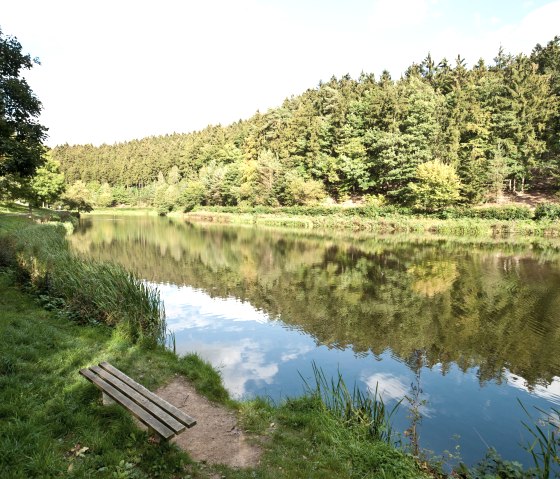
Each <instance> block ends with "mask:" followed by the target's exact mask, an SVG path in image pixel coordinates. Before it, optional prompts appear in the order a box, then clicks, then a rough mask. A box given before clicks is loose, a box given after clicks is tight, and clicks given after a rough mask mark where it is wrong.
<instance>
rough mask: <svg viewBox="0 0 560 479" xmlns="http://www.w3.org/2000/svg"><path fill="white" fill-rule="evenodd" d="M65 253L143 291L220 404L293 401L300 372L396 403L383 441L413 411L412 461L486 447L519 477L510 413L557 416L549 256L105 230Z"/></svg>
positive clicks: (478, 453)
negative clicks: (216, 378)
mask: <svg viewBox="0 0 560 479" xmlns="http://www.w3.org/2000/svg"><path fill="white" fill-rule="evenodd" d="M71 242H72V245H73V248H75V250H77V251H79V252H80V253H83V254H86V255H89V256H92V257H95V258H100V259H103V260H112V261H116V262H118V263H121V264H122V265H124V266H125V267H127V268H128V269H130V270H132V271H134V272H136V273H137V274H138V275H139V276H140V277H142V278H143V279H145V280H147V281H149V282H151V283H153V284H155V285H157V286H158V288H159V290H160V292H161V296H162V298H163V300H164V303H165V309H166V313H167V319H168V327H169V329H170V330H171V331H173V332H174V333H175V336H176V346H177V350H178V352H179V353H188V352H197V353H198V354H200V355H201V356H202V357H203V358H205V359H206V360H208V361H209V362H211V363H212V364H213V365H214V366H216V367H217V368H218V369H219V370H220V371H221V373H222V377H223V379H224V383H225V385H226V387H227V388H228V390H229V391H230V392H231V394H232V396H234V397H237V398H250V397H254V396H255V395H259V396H267V397H270V398H272V399H273V400H274V401H281V400H282V399H283V398H286V397H290V396H297V395H300V394H302V392H303V391H304V379H305V380H308V381H310V383H311V382H312V365H313V363H315V364H317V366H318V367H320V368H321V369H322V370H323V372H324V373H325V374H326V375H327V376H337V374H338V371H340V373H341V374H342V375H343V377H344V379H345V380H346V382H347V384H349V385H350V386H352V385H353V384H355V383H357V384H358V385H359V386H360V387H363V388H367V387H369V388H370V389H372V390H374V389H375V387H376V385H378V388H379V391H381V392H382V394H383V397H384V399H385V401H386V402H387V403H389V404H394V401H397V400H400V399H402V398H403V397H407V398H408V399H405V400H404V401H403V403H402V405H401V407H400V408H399V410H398V414H397V417H396V418H395V421H394V425H395V427H396V429H398V430H399V431H401V432H403V431H405V430H406V429H407V428H408V427H409V426H410V421H411V413H410V407H411V404H410V403H411V402H412V403H414V404H415V405H416V409H417V410H419V412H420V413H421V421H420V424H419V427H418V430H419V442H420V446H421V447H422V448H424V449H427V450H431V451H433V452H434V453H435V454H437V455H440V454H443V452H444V451H445V450H449V451H454V450H455V446H456V445H459V446H460V454H461V457H462V459H463V460H464V461H465V462H467V463H469V464H472V463H475V462H477V461H478V460H479V459H481V458H482V456H483V455H484V452H485V450H486V448H487V447H488V446H493V447H495V448H496V449H498V451H499V452H500V453H501V454H502V456H503V457H505V458H507V459H511V460H519V461H521V462H523V463H524V464H526V465H531V461H530V459H529V456H528V455H527V453H525V452H524V451H523V449H522V448H521V447H520V444H522V443H524V442H525V441H526V434H525V432H524V428H523V425H522V424H521V421H527V416H526V415H525V413H524V412H523V409H522V408H521V406H520V405H519V403H518V400H520V401H521V402H522V403H523V405H524V406H525V407H526V408H527V409H528V410H530V411H531V413H532V414H533V415H534V416H535V417H538V416H539V413H538V411H536V410H535V409H534V407H538V408H541V409H543V410H546V411H548V410H550V409H551V408H556V409H557V410H558V409H560V253H559V252H558V251H557V250H554V249H546V248H541V247H537V246H536V245H531V244H526V245H515V244H507V243H504V242H502V243H497V244H485V243H483V242H481V243H479V244H476V243H470V244H469V243H467V242H465V243H462V244H461V243H458V242H449V241H443V240H439V241H435V240H418V239H416V240H410V239H406V238H399V237H393V238H387V237H385V238H376V237H373V236H367V235H358V234H356V235H352V234H351V233H349V234H346V235H342V236H336V237H333V236H332V235H329V234H319V233H317V232H307V231H293V230H281V229H263V228H255V227H241V226H227V225H203V224H192V223H187V222H182V221H177V220H170V219H166V218H155V217H114V218H112V217H105V216H98V217H95V216H93V217H88V218H86V219H84V220H82V222H81V225H80V227H79V228H78V229H77V231H76V232H75V234H74V235H73V236H72V238H71ZM415 391H416V393H415ZM403 440H404V441H405V442H407V441H408V439H407V438H406V437H404V436H403Z"/></svg>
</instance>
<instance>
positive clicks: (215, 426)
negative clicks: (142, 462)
mask: <svg viewBox="0 0 560 479" xmlns="http://www.w3.org/2000/svg"><path fill="white" fill-rule="evenodd" d="M156 394H157V395H158V396H161V397H162V398H163V399H165V400H166V401H168V402H170V403H171V404H173V405H174V406H176V407H178V408H179V409H181V410H183V411H185V413H187V414H188V415H189V416H192V417H194V418H195V419H196V421H197V424H196V426H194V427H193V428H191V429H187V430H186V431H184V432H182V433H181V434H179V435H178V436H177V437H175V438H174V439H173V442H175V443H176V444H177V445H178V446H179V447H180V448H181V449H183V450H185V451H187V452H188V453H189V455H190V456H191V457H192V458H193V459H194V460H196V461H199V462H206V463H208V464H225V465H227V466H230V467H243V468H245V467H255V466H256V465H257V464H258V463H259V459H260V456H261V452H262V451H261V449H260V448H259V447H258V446H256V445H254V444H251V443H250V442H249V441H248V440H247V438H246V437H245V435H244V434H243V431H242V430H241V429H240V428H239V426H238V424H237V418H236V415H235V412H233V411H231V410H230V409H227V408H225V407H223V406H220V405H216V404H213V403H211V402H210V401H209V400H208V399H206V398H205V397H204V396H201V395H200V394H198V393H197V392H196V390H195V389H194V387H193V386H191V385H190V384H189V383H188V382H187V381H186V380H185V379H184V378H182V377H176V378H175V379H173V381H171V382H170V383H169V384H167V385H166V386H164V387H162V388H160V389H158V390H157V391H156Z"/></svg>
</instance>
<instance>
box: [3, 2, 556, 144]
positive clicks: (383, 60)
mask: <svg viewBox="0 0 560 479" xmlns="http://www.w3.org/2000/svg"><path fill="white" fill-rule="evenodd" d="M559 25H560V0H553V1H551V0H206V1H191V0H157V1H156V0H151V1H146V0H95V1H92V0H79V1H77V0H49V1H45V0H18V1H13V0H0V28H1V29H2V31H3V34H4V35H12V36H15V37H17V38H18V40H19V41H20V43H21V44H22V46H23V50H24V52H25V53H29V54H30V55H31V56H32V57H38V58H39V59H40V61H41V65H37V66H35V67H34V68H33V69H32V70H30V71H26V72H25V73H24V76H25V78H26V79H27V80H28V82H29V84H30V86H31V88H32V89H33V91H34V92H35V94H36V95H37V97H38V98H39V99H40V100H41V102H42V103H43V112H42V114H41V118H40V121H41V123H42V124H43V125H45V126H46V127H48V128H49V138H48V140H47V144H48V145H49V146H55V145H58V144H63V143H68V144H84V143H91V144H94V145H99V144H101V143H108V144H112V143H115V142H121V141H127V140H132V139H135V138H143V137H146V136H152V135H163V134H169V133H173V132H177V133H186V132H189V131H194V130H200V129H202V128H204V127H206V126H207V125H209V124H222V125H227V124H229V123H232V122H234V121H237V120H239V119H246V118H249V117H251V116H252V115H253V114H254V113H255V112H256V111H257V110H259V111H261V112H265V111H267V110H268V109H269V108H274V107H276V106H278V105H280V104H281V103H282V101H283V100H284V99H285V98H287V97H290V96H291V95H298V94H300V93H302V92H303V91H305V90H306V89H308V88H314V87H316V86H317V85H318V83H319V82H320V81H327V80H328V79H330V78H331V77H332V76H333V75H335V76H337V77H340V76H342V75H344V74H346V73H349V74H350V75H351V76H352V77H354V78H357V77H358V76H359V74H360V73H361V72H362V71H363V72H366V73H375V74H376V75H379V74H380V73H381V72H382V71H383V70H384V69H387V70H389V71H390V72H391V74H392V76H393V78H399V77H400V75H401V74H402V72H403V71H404V70H405V69H406V67H408V66H409V65H410V64H411V63H412V62H420V61H422V59H423V58H425V57H426V55H427V54H428V53H431V55H432V57H433V58H434V59H435V60H440V59H441V58H443V57H446V58H448V59H449V60H452V59H454V58H456V57H457V55H458V54H460V55H461V56H462V57H464V58H465V59H466V60H467V64H468V65H469V66H471V65H472V64H474V63H475V62H476V61H477V60H478V59H479V58H484V59H485V60H486V61H487V62H491V61H492V59H493V58H494V57H495V56H496V53H497V52H498V49H499V48H500V46H502V47H503V48H504V49H505V50H506V51H507V52H510V53H514V54H517V53H521V52H524V53H530V52H531V50H532V49H533V47H534V46H535V45H536V44H537V43H541V44H543V45H544V44H546V43H547V42H548V41H550V40H551V39H552V38H553V37H554V35H560V26H559Z"/></svg>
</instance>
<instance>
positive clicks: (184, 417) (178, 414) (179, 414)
mask: <svg viewBox="0 0 560 479" xmlns="http://www.w3.org/2000/svg"><path fill="white" fill-rule="evenodd" d="M99 366H101V367H102V368H103V369H105V370H106V371H108V372H110V373H111V374H112V375H113V376H116V377H117V378H118V379H120V380H121V381H122V382H124V383H126V384H127V385H129V386H130V387H131V388H132V389H135V390H136V391H138V392H139V393H141V394H142V395H143V396H145V397H147V398H148V399H150V401H153V402H154V403H156V404H157V405H158V406H159V407H160V408H162V409H163V410H165V411H166V412H168V413H169V414H171V416H173V417H174V418H175V419H177V420H178V421H179V422H182V423H183V424H185V425H186V426H187V427H189V428H191V427H193V426H194V425H195V424H196V420H195V419H193V418H192V417H190V416H189V415H188V414H185V413H184V412H183V411H181V410H180V409H177V408H176V407H175V406H173V404H169V403H168V402H167V401H165V400H163V399H161V398H160V397H159V396H157V395H155V394H154V393H153V392H151V391H150V390H149V389H146V388H145V387H144V386H142V385H141V384H138V383H137V382H136V381H134V380H133V379H131V378H129V377H128V376H127V375H126V374H124V373H122V372H121V371H119V370H118V369H117V368H116V367H114V366H112V365H111V364H109V363H108V362H102V363H99Z"/></svg>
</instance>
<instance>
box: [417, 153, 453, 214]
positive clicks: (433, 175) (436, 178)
mask: <svg viewBox="0 0 560 479" xmlns="http://www.w3.org/2000/svg"><path fill="white" fill-rule="evenodd" d="M415 177H416V182H415V183H409V185H408V190H409V194H410V199H411V202H412V204H413V205H414V208H416V209H418V210H420V211H438V210H441V209H442V208H445V207H447V206H450V205H452V204H454V203H457V202H458V201H459V190H460V188H461V182H460V180H459V176H458V175H457V172H456V171H455V168H453V167H452V166H450V165H445V164H444V163H442V162H441V161H439V160H434V161H427V162H426V163H422V164H420V165H418V167H417V168H416V172H415Z"/></svg>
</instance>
